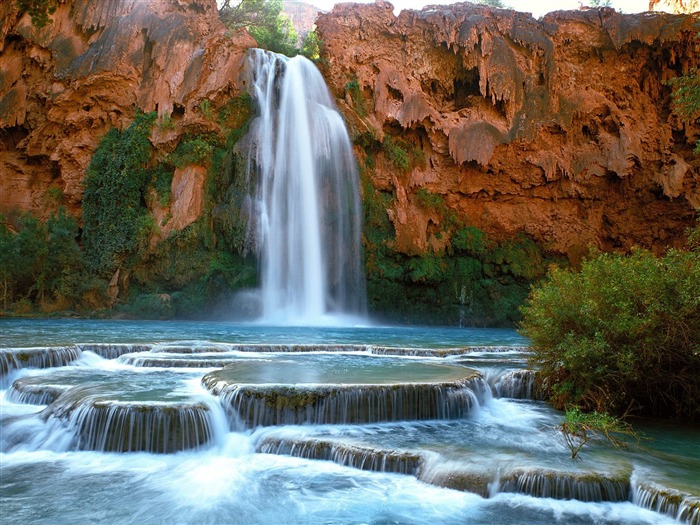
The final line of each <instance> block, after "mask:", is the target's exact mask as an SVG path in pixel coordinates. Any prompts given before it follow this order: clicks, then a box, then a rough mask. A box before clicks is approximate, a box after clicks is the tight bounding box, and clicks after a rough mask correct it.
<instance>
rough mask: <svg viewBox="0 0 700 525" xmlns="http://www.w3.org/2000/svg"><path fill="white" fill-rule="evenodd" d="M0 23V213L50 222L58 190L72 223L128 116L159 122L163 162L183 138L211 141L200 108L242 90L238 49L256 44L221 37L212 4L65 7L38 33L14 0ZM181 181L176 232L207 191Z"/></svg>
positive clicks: (165, 0) (211, 0)
mask: <svg viewBox="0 0 700 525" xmlns="http://www.w3.org/2000/svg"><path fill="white" fill-rule="evenodd" d="M0 20H2V24H1V25H0V129H1V130H2V133H1V134H0V213H3V212H5V213H6V212H8V211H10V210H13V209H21V210H31V211H33V212H35V213H37V214H38V215H40V216H46V215H47V214H48V212H49V211H51V204H52V200H51V198H50V197H49V196H50V195H51V193H49V194H48V196H47V191H46V190H47V189H49V188H56V189H57V190H60V192H61V193H62V196H61V197H60V199H61V201H62V204H64V205H66V206H67V207H68V209H69V211H70V212H71V213H72V214H73V215H76V216H79V215H80V203H81V199H82V192H83V189H82V184H81V183H82V180H83V178H84V177H85V170H86V168H87V166H88V164H89V162H90V158H91V156H92V153H93V151H94V150H95V148H96V146H97V144H98V143H99V141H100V139H101V138H102V137H103V136H104V134H105V133H106V132H107V131H108V130H109V129H110V128H112V127H116V128H119V129H122V128H124V127H125V126H126V125H128V124H129V123H130V122H131V121H132V120H133V118H134V114H135V108H140V109H141V110H143V111H146V112H148V111H154V110H155V111H157V112H158V114H159V117H160V121H159V124H160V125H159V126H156V127H157V130H156V132H155V133H154V135H153V137H152V140H153V142H154V143H155V145H156V146H158V147H159V148H160V149H161V150H164V151H165V152H167V151H168V149H172V148H173V147H174V145H175V144H177V141H178V139H179V138H180V136H181V135H182V134H183V133H192V134H196V133H202V132H215V131H216V128H215V126H214V124H213V123H212V122H210V121H208V120H207V119H206V118H205V117H204V116H203V114H202V113H203V112H202V111H196V109H197V107H198V104H199V103H200V102H201V101H202V100H209V101H210V102H211V103H212V104H221V103H223V102H225V101H226V100H228V99H229V98H230V97H231V96H232V95H233V94H234V93H235V92H237V91H238V86H237V84H236V82H237V81H238V80H237V79H238V78H239V76H240V73H239V70H240V67H241V64H242V60H243V50H244V49H246V48H247V47H250V46H252V45H255V42H254V41H253V40H252V38H250V36H249V35H248V34H247V33H245V32H242V33H240V34H233V35H231V34H227V32H226V30H225V28H224V26H223V25H222V24H221V22H220V21H219V18H218V13H217V8H216V2H215V0H187V1H184V0H155V1H148V2H143V1H139V0H103V1H100V2H87V1H81V0H76V1H63V0H61V1H59V5H58V9H57V11H56V12H55V14H54V15H53V16H52V22H51V23H49V24H48V25H47V26H46V27H44V28H42V29H37V28H35V27H33V25H32V23H31V19H30V17H29V15H27V14H24V15H22V14H21V13H20V12H19V11H18V9H17V7H16V2H15V1H14V0H12V1H7V2H2V5H0ZM190 171H192V169H190ZM178 175H179V177H176V179H177V180H176V181H175V182H174V184H173V191H172V199H171V201H172V202H171V204H172V206H171V207H172V211H171V213H172V215H173V218H174V219H176V220H175V221H174V222H173V224H175V225H176V226H175V227H176V228H181V227H183V225H186V224H188V223H190V222H192V221H193V220H195V219H196V218H197V217H198V215H199V214H200V213H201V207H202V204H201V193H202V189H201V187H202V185H203V184H204V181H203V178H202V177H201V176H198V173H197V172H196V171H195V172H193V173H190V172H183V173H181V174H178ZM181 179H184V180H181ZM61 193H58V194H59V195H61ZM55 194H56V192H54V193H53V195H55Z"/></svg>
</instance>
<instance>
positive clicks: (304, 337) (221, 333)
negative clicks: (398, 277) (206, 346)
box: [0, 319, 527, 348]
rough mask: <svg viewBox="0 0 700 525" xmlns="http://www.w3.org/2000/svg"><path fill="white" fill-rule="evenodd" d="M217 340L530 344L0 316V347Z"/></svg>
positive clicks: (360, 331) (501, 336) (511, 336)
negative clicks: (6, 317) (18, 318)
mask: <svg viewBox="0 0 700 525" xmlns="http://www.w3.org/2000/svg"><path fill="white" fill-rule="evenodd" d="M183 340H184V341H193V340H200V341H215V342H220V343H247V344H255V343H267V344H373V345H385V346H408V347H419V348H420V347H426V346H427V347H431V348H445V347H455V346H456V347H459V346H467V345H474V346H481V345H526V344H527V340H526V339H525V338H523V337H522V336H520V335H518V333H517V332H515V331H514V330H508V329H482V328H452V327H446V328H434V327H407V326H353V327H299V326H265V325H256V324H237V323H230V322H199V321H197V322H194V321H161V322H158V321H114V320H77V319H76V320H52V319H41V320H31V321H30V320H14V319H0V347H11V346H37V345H52V346H58V345H64V344H75V343H100V342H106V343H137V342H149V343H155V342H166V341H183Z"/></svg>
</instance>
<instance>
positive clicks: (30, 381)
mask: <svg viewBox="0 0 700 525" xmlns="http://www.w3.org/2000/svg"><path fill="white" fill-rule="evenodd" d="M69 388H70V387H69V386H61V385H46V384H42V383H37V382H36V380H35V379H34V378H32V377H24V378H19V379H16V380H15V381H14V382H13V383H12V385H11V386H10V388H9V389H8V390H7V393H6V394H5V399H7V400H8V401H10V402H12V403H20V404H23V405H49V404H51V403H53V402H54V401H56V399H58V398H59V397H60V396H61V394H63V393H64V392H66V391H67V390H68V389H69Z"/></svg>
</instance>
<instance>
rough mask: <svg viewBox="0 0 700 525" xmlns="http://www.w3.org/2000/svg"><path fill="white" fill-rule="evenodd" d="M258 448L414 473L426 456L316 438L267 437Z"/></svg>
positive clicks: (338, 462) (346, 464)
mask: <svg viewBox="0 0 700 525" xmlns="http://www.w3.org/2000/svg"><path fill="white" fill-rule="evenodd" d="M256 451H257V452H261V453H264V454H278V455H285V456H294V457H297V458H305V459H316V460H322V461H332V462H334V463H337V464H339V465H343V466H347V467H352V468H356V469H359V470H371V471H375V472H391V473H394V474H408V475H412V476H415V475H416V473H417V472H418V470H419V468H420V466H421V464H422V462H423V457H422V456H421V455H420V454H417V453H414V452H408V451H401V450H381V449H375V448H369V447H361V446H357V445H349V444H347V443H336V442H333V441H329V440H322V439H314V438H309V439H287V438H280V437H265V438H263V439H261V440H260V442H259V443H258V444H257V445H256Z"/></svg>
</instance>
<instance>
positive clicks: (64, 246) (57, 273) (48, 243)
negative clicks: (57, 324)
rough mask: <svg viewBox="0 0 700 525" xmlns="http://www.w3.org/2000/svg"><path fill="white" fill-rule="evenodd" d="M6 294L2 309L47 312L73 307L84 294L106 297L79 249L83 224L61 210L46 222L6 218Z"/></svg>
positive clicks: (0, 225) (1, 280)
mask: <svg viewBox="0 0 700 525" xmlns="http://www.w3.org/2000/svg"><path fill="white" fill-rule="evenodd" d="M0 286H1V288H0V292H2V309H3V310H5V311H8V310H10V309H15V310H17V311H20V312H21V311H25V310H28V309H31V307H32V305H33V304H38V305H40V306H41V308H42V309H43V310H45V311H51V310H54V309H62V308H71V307H74V306H76V305H78V304H80V303H81V302H82V301H83V299H84V295H85V294H86V293H88V292H92V294H93V296H95V295H96V296H100V295H101V294H102V293H103V291H104V290H103V286H102V284H101V283H100V282H99V281H98V280H97V279H95V278H94V277H93V276H91V275H89V274H88V273H87V272H86V271H85V266H84V263H83V258H82V254H81V250H80V246H79V245H78V223H77V222H76V221H75V219H73V218H72V217H70V216H69V215H67V214H66V212H65V209H64V208H62V207H60V208H59V209H58V211H57V212H56V213H53V214H51V216H50V217H49V218H48V220H47V221H45V222H42V221H40V220H38V219H37V218H36V217H34V216H32V215H30V214H27V213H25V214H21V215H19V216H18V217H16V218H15V219H14V220H9V219H4V218H2V217H0Z"/></svg>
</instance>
